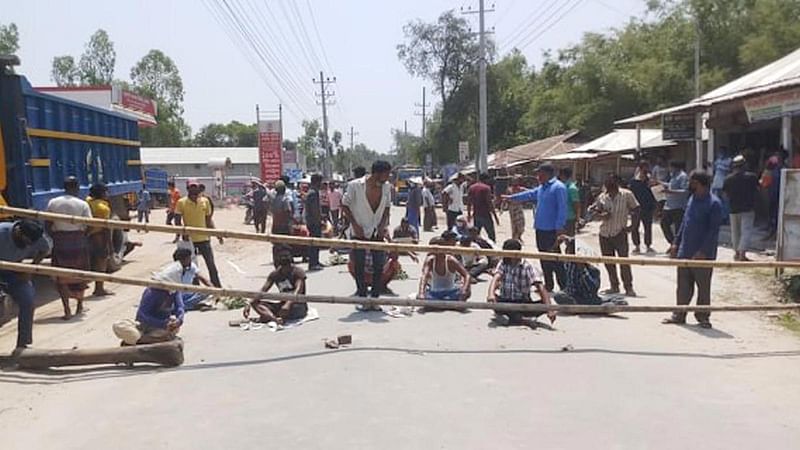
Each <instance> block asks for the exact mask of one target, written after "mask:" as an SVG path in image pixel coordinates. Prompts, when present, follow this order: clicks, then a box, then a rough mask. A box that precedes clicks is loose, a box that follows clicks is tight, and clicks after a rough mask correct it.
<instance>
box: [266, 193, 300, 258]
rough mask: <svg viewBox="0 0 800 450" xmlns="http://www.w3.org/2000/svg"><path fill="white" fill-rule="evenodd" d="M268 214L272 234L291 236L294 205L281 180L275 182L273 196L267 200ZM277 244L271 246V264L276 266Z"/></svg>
mask: <svg viewBox="0 0 800 450" xmlns="http://www.w3.org/2000/svg"><path fill="white" fill-rule="evenodd" d="M269 212H270V214H272V230H271V231H272V234H282V235H286V236H288V235H289V234H291V231H292V229H291V227H292V220H294V205H293V204H292V199H291V198H290V197H289V193H288V192H287V191H286V183H284V182H283V181H281V180H278V181H276V182H275V195H274V196H273V197H272V198H270V200H269ZM279 248H280V245H279V244H272V262H273V264H276V265H277V264H278V250H279Z"/></svg>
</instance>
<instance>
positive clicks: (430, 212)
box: [422, 181, 436, 231]
mask: <svg viewBox="0 0 800 450" xmlns="http://www.w3.org/2000/svg"><path fill="white" fill-rule="evenodd" d="M432 184H433V183H431V182H430V181H428V182H426V183H425V187H424V188H422V208H423V211H424V219H423V221H422V228H423V229H424V230H425V231H433V229H434V228H436V198H434V196H433V192H431V186H432Z"/></svg>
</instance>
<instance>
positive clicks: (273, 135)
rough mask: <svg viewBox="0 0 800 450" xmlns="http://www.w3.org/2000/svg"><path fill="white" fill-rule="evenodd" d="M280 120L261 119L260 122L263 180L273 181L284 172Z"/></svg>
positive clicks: (260, 158) (259, 149) (259, 135)
mask: <svg viewBox="0 0 800 450" xmlns="http://www.w3.org/2000/svg"><path fill="white" fill-rule="evenodd" d="M281 153H282V152H281V122H280V120H261V121H259V122H258V162H259V166H260V167H261V181H263V182H265V183H273V182H275V181H278V180H279V179H280V178H281V175H282V174H283V160H282V155H281Z"/></svg>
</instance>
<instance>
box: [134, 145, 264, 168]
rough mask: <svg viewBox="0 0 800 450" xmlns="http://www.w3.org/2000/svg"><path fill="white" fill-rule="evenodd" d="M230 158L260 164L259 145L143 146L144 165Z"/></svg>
mask: <svg viewBox="0 0 800 450" xmlns="http://www.w3.org/2000/svg"><path fill="white" fill-rule="evenodd" d="M215 158H230V159H231V163H232V164H258V147H142V149H141V160H142V164H143V165H166V164H208V161H209V160H211V159H215Z"/></svg>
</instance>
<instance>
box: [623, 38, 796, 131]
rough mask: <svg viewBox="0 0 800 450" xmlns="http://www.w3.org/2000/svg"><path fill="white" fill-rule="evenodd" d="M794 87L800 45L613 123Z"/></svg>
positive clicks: (650, 117)
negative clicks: (688, 96) (701, 90)
mask: <svg viewBox="0 0 800 450" xmlns="http://www.w3.org/2000/svg"><path fill="white" fill-rule="evenodd" d="M793 86H800V48H798V49H797V50H795V51H793V52H792V53H789V54H788V55H786V56H784V57H783V58H781V59H779V60H777V61H774V62H772V63H770V64H767V65H766V66H764V67H762V68H760V69H756V70H754V71H753V72H750V73H748V74H747V75H744V76H742V77H740V78H737V79H735V80H733V81H731V82H730V83H727V84H725V85H722V86H720V87H718V88H716V89H714V90H713V91H711V92H708V93H706V94H703V95H702V96H700V97H698V98H696V99H694V100H692V101H690V102H688V103H685V104H683V105H677V106H673V107H671V108H666V109H662V110H659V111H653V112H650V113H647V114H642V115H639V116H635V117H630V118H627V119H622V120H618V121H616V122H614V123H615V124H617V125H626V124H634V123H642V122H647V121H650V120H653V119H656V118H658V117H660V116H662V115H663V114H668V113H673V112H678V111H688V110H693V109H704V108H708V107H709V106H712V105H714V104H717V103H723V102H729V101H732V100H737V99H740V98H744V97H749V96H752V95H756V94H762V93H765V92H770V91H776V90H780V89H786V88H790V87H793Z"/></svg>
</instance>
